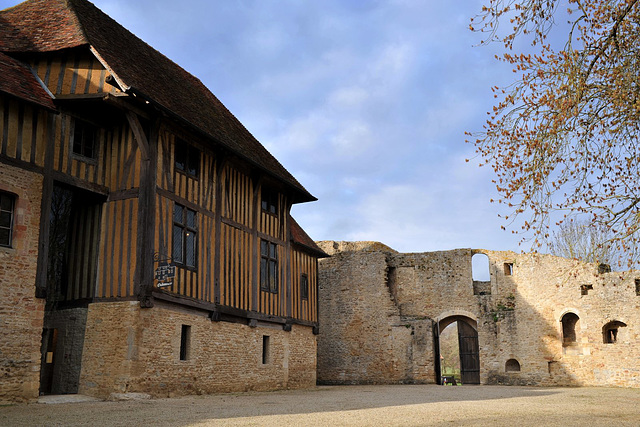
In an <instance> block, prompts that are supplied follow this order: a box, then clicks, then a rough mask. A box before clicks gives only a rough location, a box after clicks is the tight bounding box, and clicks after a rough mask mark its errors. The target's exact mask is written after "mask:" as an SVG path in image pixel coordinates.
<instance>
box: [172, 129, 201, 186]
mask: <svg viewBox="0 0 640 427" xmlns="http://www.w3.org/2000/svg"><path fill="white" fill-rule="evenodd" d="M175 161H176V169H177V170H179V171H180V172H184V173H186V174H187V175H190V176H192V177H193V178H198V175H199V173H200V151H199V150H198V149H197V148H195V147H192V146H190V145H189V144H187V143H186V142H185V141H183V140H182V139H180V138H176V152H175Z"/></svg>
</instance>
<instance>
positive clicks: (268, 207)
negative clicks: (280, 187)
mask: <svg viewBox="0 0 640 427" xmlns="http://www.w3.org/2000/svg"><path fill="white" fill-rule="evenodd" d="M262 210H263V211H265V212H269V213H270V214H273V215H277V214H278V193H276V192H275V191H269V190H262Z"/></svg>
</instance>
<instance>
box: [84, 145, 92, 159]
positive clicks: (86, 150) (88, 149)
mask: <svg viewBox="0 0 640 427" xmlns="http://www.w3.org/2000/svg"><path fill="white" fill-rule="evenodd" d="M83 154H84V155H85V156H86V157H89V158H91V159H93V144H91V145H85V146H84V153H83Z"/></svg>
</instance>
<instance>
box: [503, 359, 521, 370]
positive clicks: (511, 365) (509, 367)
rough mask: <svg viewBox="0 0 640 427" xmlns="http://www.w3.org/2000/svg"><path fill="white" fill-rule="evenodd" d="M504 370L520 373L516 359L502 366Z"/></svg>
mask: <svg viewBox="0 0 640 427" xmlns="http://www.w3.org/2000/svg"><path fill="white" fill-rule="evenodd" d="M504 370H505V371H507V372H520V362H518V361H517V360H516V359H509V360H507V363H505V364H504Z"/></svg>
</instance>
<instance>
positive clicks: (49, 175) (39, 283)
mask: <svg viewBox="0 0 640 427" xmlns="http://www.w3.org/2000/svg"><path fill="white" fill-rule="evenodd" d="M55 119H56V116H55V115H53V114H48V123H47V138H46V142H45V143H46V144H47V147H46V152H45V164H44V176H43V178H42V180H43V182H42V201H41V204H40V236H39V239H38V266H37V267H36V297H37V298H46V297H47V269H48V265H49V228H50V223H51V221H50V219H49V216H50V214H51V197H52V194H53V157H54V150H55V145H56V144H55V142H56V141H55V140H56V136H55Z"/></svg>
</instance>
